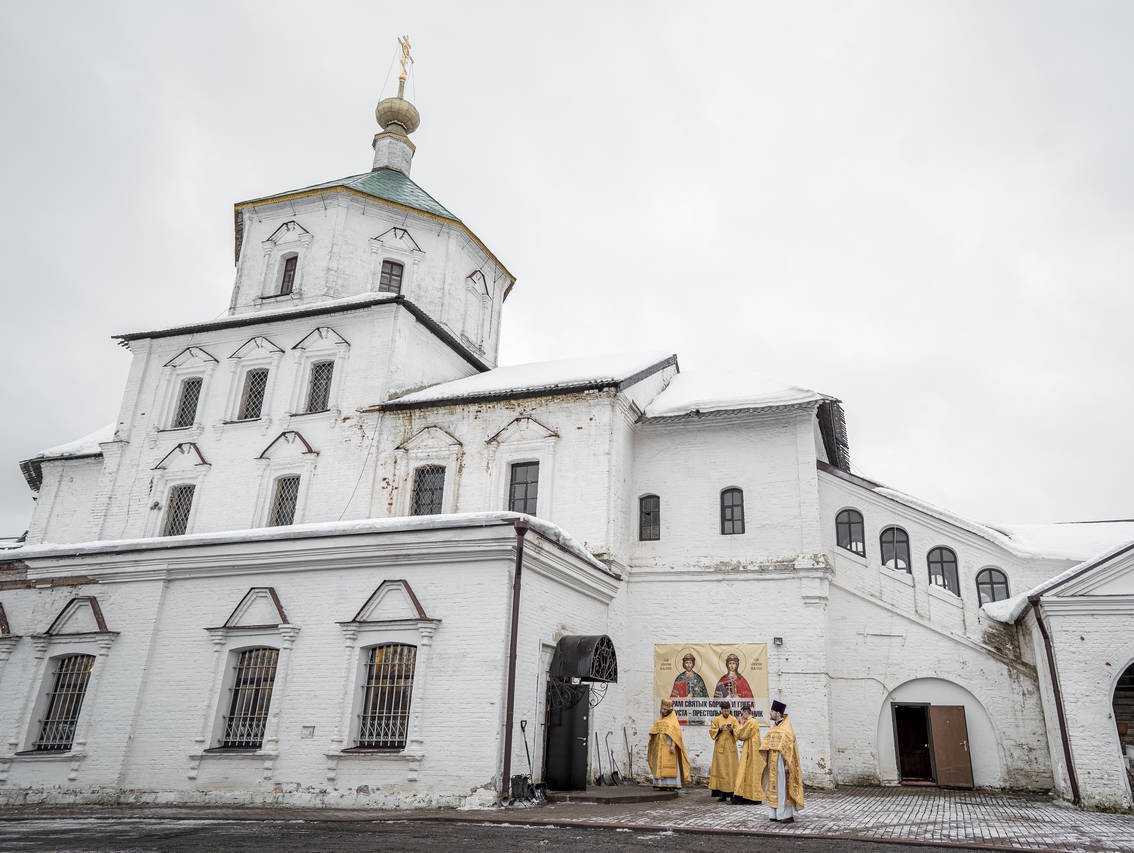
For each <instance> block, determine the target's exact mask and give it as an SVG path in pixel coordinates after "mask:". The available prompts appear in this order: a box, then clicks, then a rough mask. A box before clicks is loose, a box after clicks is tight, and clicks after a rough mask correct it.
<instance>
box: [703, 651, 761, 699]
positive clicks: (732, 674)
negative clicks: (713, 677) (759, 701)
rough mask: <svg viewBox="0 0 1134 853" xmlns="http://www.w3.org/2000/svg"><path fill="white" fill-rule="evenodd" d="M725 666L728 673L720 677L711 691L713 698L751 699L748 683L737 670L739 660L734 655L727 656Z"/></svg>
mask: <svg viewBox="0 0 1134 853" xmlns="http://www.w3.org/2000/svg"><path fill="white" fill-rule="evenodd" d="M725 666H726V667H728V672H727V673H725V674H724V675H722V676H721V678H720V681H718V682H717V687H716V689H715V690H714V691H713V697H714V698H716V699H751V698H753V697H752V688H751V687H749V686H748V682H747V681H746V680H745V678H744V676H743V675H741V674H740V673H739V672H738V670H739V669H740V658H739V657H737V656H736V655H735V654H731V655H729V656H728V657H727V658H725Z"/></svg>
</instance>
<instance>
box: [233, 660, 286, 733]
mask: <svg viewBox="0 0 1134 853" xmlns="http://www.w3.org/2000/svg"><path fill="white" fill-rule="evenodd" d="M279 654H280V652H279V649H271V648H259V649H244V650H243V651H241V652H240V655H239V656H238V657H237V659H236V671H235V673H234V675H233V679H232V689H231V694H232V695H231V698H230V699H229V703H228V714H227V715H226V716H225V718H224V735H223V736H222V737H221V744H220V745H221V746H222V747H227V748H232V749H249V748H252V749H258V748H259V747H260V745H261V744H262V743H263V742H264V728H265V727H266V726H267V723H268V708H269V707H270V706H271V704H272V685H273V684H274V683H275V680H276V661H277V660H278V659H279Z"/></svg>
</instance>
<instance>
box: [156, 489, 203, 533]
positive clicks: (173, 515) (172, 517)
mask: <svg viewBox="0 0 1134 853" xmlns="http://www.w3.org/2000/svg"><path fill="white" fill-rule="evenodd" d="M196 490H197V487H196V486H195V485H193V484H192V483H182V484H180V485H177V486H174V487H173V488H171V489H170V490H169V495H168V497H166V499H165V523H164V524H163V525H162V529H161V535H162V536H184V535H185V531H186V530H187V529H188V527H189V512H190V510H192V509H193V493H194V492H195V491H196Z"/></svg>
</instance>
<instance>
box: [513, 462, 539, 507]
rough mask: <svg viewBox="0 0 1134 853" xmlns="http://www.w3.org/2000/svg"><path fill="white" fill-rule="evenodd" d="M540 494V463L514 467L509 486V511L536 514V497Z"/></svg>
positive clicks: (518, 464) (526, 463)
mask: <svg viewBox="0 0 1134 853" xmlns="http://www.w3.org/2000/svg"><path fill="white" fill-rule="evenodd" d="M538 492H539V463H538V462H517V463H516V464H515V465H513V466H512V477H511V481H510V482H509V485H508V509H510V510H511V511H512V512H526V513H527V514H528V515H535V514H536V497H537V495H538Z"/></svg>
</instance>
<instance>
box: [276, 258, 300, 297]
mask: <svg viewBox="0 0 1134 853" xmlns="http://www.w3.org/2000/svg"><path fill="white" fill-rule="evenodd" d="M297 266H299V256H298V255H292V256H290V257H288V258H284V264H283V274H282V275H281V276H280V296H287V295H288V294H289V293H291V292H292V291H293V290H295V268H296V267H297Z"/></svg>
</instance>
